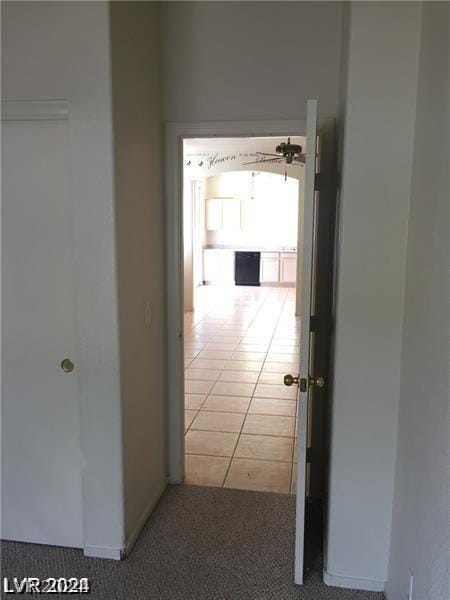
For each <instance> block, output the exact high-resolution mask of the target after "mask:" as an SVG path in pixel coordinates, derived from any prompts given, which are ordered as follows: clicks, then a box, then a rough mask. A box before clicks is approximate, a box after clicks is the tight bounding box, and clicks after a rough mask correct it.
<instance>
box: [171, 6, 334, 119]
mask: <svg viewBox="0 0 450 600" xmlns="http://www.w3.org/2000/svg"><path fill="white" fill-rule="evenodd" d="M341 13H342V3H341V2H220V1H219V2H163V3H162V17H163V20H162V35H163V73H164V119H165V120H166V121H196V120H197V121H208V120H233V119H235V120H256V119H304V118H306V100H307V99H309V98H316V99H317V100H318V101H319V113H320V116H321V117H330V116H335V115H336V114H337V106H338V87H339V61H340V44H341ZM319 31H320V35H318V34H317V32H319Z"/></svg>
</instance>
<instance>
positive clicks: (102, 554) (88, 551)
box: [83, 546, 124, 560]
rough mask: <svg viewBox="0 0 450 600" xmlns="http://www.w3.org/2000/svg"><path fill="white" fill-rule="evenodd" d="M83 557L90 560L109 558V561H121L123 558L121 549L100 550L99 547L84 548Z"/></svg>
mask: <svg viewBox="0 0 450 600" xmlns="http://www.w3.org/2000/svg"><path fill="white" fill-rule="evenodd" d="M83 554H84V556H89V557H91V558H109V559H110V560H122V559H123V558H124V555H123V549H122V548H102V547H100V546H85V547H84V548H83Z"/></svg>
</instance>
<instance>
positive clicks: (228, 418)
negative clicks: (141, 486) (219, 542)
mask: <svg viewBox="0 0 450 600" xmlns="http://www.w3.org/2000/svg"><path fill="white" fill-rule="evenodd" d="M196 306H197V308H196V310H195V311H194V312H190V313H185V353H184V356H185V409H186V418H185V428H186V438H185V451H186V478H185V482H186V483H189V484H197V485H210V486H218V487H229V488H239V489H247V490H258V491H270V492H280V493H293V492H294V486H295V469H294V468H293V467H294V460H295V454H294V450H295V439H294V435H295V431H296V422H297V419H296V416H297V399H296V388H288V387H286V386H284V385H283V375H284V374H286V373H293V374H296V373H297V372H298V359H299V344H300V320H299V318H297V317H295V314H294V309H295V289H294V288H267V287H215V286H203V287H201V288H198V289H197V300H196Z"/></svg>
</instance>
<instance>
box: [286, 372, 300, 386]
mask: <svg viewBox="0 0 450 600" xmlns="http://www.w3.org/2000/svg"><path fill="white" fill-rule="evenodd" d="M283 381H284V385H294V383H296V384H298V377H294V376H293V375H291V374H290V373H289V374H288V375H285V376H284V378H283Z"/></svg>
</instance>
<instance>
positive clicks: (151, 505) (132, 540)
mask: <svg viewBox="0 0 450 600" xmlns="http://www.w3.org/2000/svg"><path fill="white" fill-rule="evenodd" d="M166 487H167V481H164V482H163V484H162V485H161V486H160V488H159V489H158V490H157V492H156V494H155V495H154V496H153V498H152V499H151V500H150V502H149V503H148V505H147V508H146V509H145V510H144V512H143V513H142V516H141V518H140V519H139V521H138V522H137V524H136V527H135V528H134V529H133V531H132V532H131V534H130V535H129V536H128V539H127V541H126V542H125V548H124V549H123V554H124V556H123V558H125V556H128V555H129V554H130V552H131V550H132V549H133V546H134V544H135V543H136V540H137V539H138V537H139V534H140V533H141V531H142V528H143V527H144V525H145V524H146V522H147V520H148V518H149V517H150V515H151V513H152V512H153V509H154V508H155V506H156V503H157V502H158V500H159V499H160V498H161V496H162V494H163V492H164V490H165V489H166Z"/></svg>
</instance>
